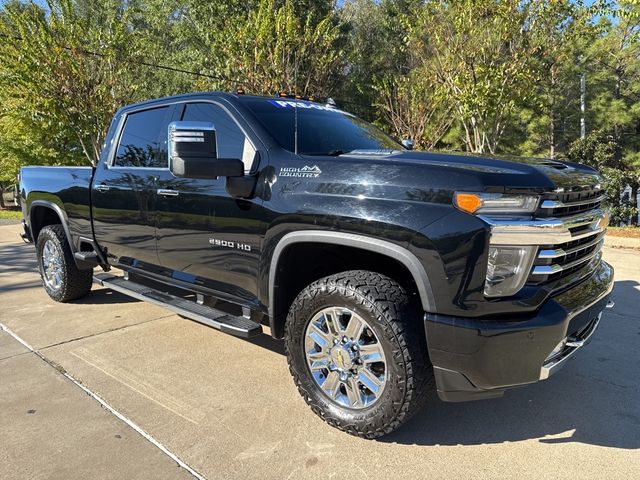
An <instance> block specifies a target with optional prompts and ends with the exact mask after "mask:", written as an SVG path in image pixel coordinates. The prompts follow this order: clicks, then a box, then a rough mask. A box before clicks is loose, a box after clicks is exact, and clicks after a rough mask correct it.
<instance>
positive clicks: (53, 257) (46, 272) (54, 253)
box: [42, 240, 63, 290]
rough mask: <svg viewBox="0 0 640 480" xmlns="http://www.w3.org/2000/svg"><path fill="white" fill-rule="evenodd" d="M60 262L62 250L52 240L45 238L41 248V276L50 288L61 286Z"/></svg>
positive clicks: (55, 288)
mask: <svg viewBox="0 0 640 480" xmlns="http://www.w3.org/2000/svg"><path fill="white" fill-rule="evenodd" d="M62 262H63V258H62V251H60V249H59V248H58V246H57V245H56V244H55V243H54V242H53V241H52V240H47V241H46V242H45V243H44V247H43V248H42V278H43V279H44V282H45V283H46V284H47V286H48V287H49V288H51V289H52V290H60V288H61V287H62V268H63V267H62Z"/></svg>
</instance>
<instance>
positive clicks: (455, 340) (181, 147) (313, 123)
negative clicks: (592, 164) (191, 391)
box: [20, 93, 613, 438]
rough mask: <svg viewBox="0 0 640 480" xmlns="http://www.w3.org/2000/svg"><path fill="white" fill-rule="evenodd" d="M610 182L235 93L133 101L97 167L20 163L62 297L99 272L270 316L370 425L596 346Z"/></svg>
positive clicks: (325, 399)
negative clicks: (420, 148) (434, 396)
mask: <svg viewBox="0 0 640 480" xmlns="http://www.w3.org/2000/svg"><path fill="white" fill-rule="evenodd" d="M603 194H604V192H603V188H602V186H601V178H600V176H599V175H598V173H597V172H596V171H594V170H593V169H591V168H589V167H586V166H583V165H579V164H574V163H568V162H560V161H555V160H548V159H529V158H514V159H507V158H495V157H485V156H474V155H460V154H456V155H454V154H442V153H427V152H416V151H411V150H409V149H405V148H404V147H403V145H402V144H400V143H398V142H397V141H395V140H393V139H392V138H390V137H389V136H387V135H385V134H384V133H383V132H381V131H380V130H378V129H377V128H376V127H374V126H372V125H370V124H368V123H366V122H364V121H362V120H360V119H358V118H357V117H355V116H353V115H351V114H349V113H347V112H344V111H342V110H340V109H338V108H336V107H335V106H334V105H328V104H327V105H325V104H321V103H316V102H312V101H306V100H300V99H294V98H289V97H272V98H269V97H257V96H248V95H240V94H228V93H202V94H190V95H183V96H176V97H171V98H163V99H159V100H153V101H149V102H144V103H139V104H136V105H131V106H127V107H124V108H122V109H121V110H119V111H118V112H117V114H116V115H115V117H114V119H113V122H112V123H111V126H110V128H109V132H108V135H107V140H106V142H105V145H104V149H103V151H102V154H101V156H100V160H99V163H98V165H97V166H96V167H95V168H90V167H68V168H67V167H50V168H49V167H26V168H23V169H22V170H21V175H20V196H21V204H22V209H23V214H24V222H23V223H24V233H23V234H22V235H23V238H24V239H25V240H27V241H33V242H34V243H35V246H36V253H37V257H38V267H39V270H40V274H41V276H42V281H43V284H44V288H45V289H46V291H47V293H48V294H49V295H50V296H51V298H53V299H54V300H56V301H60V302H67V301H71V300H74V299H77V298H80V297H82V296H84V295H87V294H88V293H89V291H90V290H91V285H92V283H93V282H97V283H99V284H101V285H103V286H105V287H109V288H111V289H113V290H116V291H119V292H123V293H125V294H127V295H130V296H133V297H135V298H138V299H141V300H144V301H148V302H151V303H154V304H157V305H161V306H163V307H166V308H168V309H170V310H172V311H174V312H177V313H179V314H180V315H182V316H184V317H188V318H191V319H193V320H196V321H199V322H201V323H204V324H206V325H209V326H212V327H215V328H217V329H220V330H222V331H224V332H226V333H230V334H233V335H238V336H241V337H250V336H253V335H257V334H260V333H261V332H263V329H266V328H267V327H268V329H269V332H270V334H271V335H272V336H273V337H275V338H278V339H281V338H284V342H285V350H286V354H287V358H288V362H289V366H290V370H291V374H292V375H293V378H294V380H295V383H296V385H297V387H298V389H299V390H300V393H301V394H302V396H303V397H304V399H305V401H306V402H307V403H308V404H309V405H310V406H311V408H312V409H313V411H314V412H315V413H317V414H318V415H319V416H321V417H322V418H323V419H324V420H325V421H326V422H328V423H329V424H331V425H333V426H335V427H338V428H340V429H342V430H345V431H347V432H349V433H351V434H354V435H359V436H362V437H366V438H374V437H378V436H380V435H383V434H386V433H389V432H391V431H393V430H394V429H396V428H397V427H398V426H399V425H401V424H402V423H403V422H404V421H406V420H407V419H408V418H409V417H410V416H411V414H412V413H414V412H415V411H416V410H417V409H418V408H420V406H421V405H422V404H423V402H424V401H425V400H426V399H427V398H428V397H429V394H430V391H431V390H433V389H437V392H438V395H439V396H440V398H441V399H442V400H445V401H465V400H474V399H483V398H493V397H499V396H502V395H503V394H504V392H505V390H506V389H509V388H511V387H515V386H521V385H525V384H530V383H534V382H537V381H539V380H543V379H546V378H547V377H548V376H549V375H550V374H552V373H554V372H555V371H556V370H557V369H558V368H559V367H560V366H562V365H563V364H564V362H565V360H567V359H568V358H569V357H571V356H572V355H573V354H574V353H575V352H576V351H577V350H578V349H579V348H580V347H581V346H582V345H584V344H585V343H587V341H588V340H589V338H590V337H591V335H592V334H593V332H594V330H595V329H596V327H597V325H598V322H599V320H600V317H601V313H602V311H603V309H604V308H605V307H606V306H612V303H611V302H609V300H608V298H609V295H610V293H611V290H612V288H613V270H612V268H611V267H610V266H609V265H608V264H607V263H605V262H604V261H603V260H602V259H601V247H602V244H603V241H604V234H605V230H606V227H607V223H608V217H607V215H606V213H605V212H604V211H603V210H602V209H601V202H602V200H603ZM94 268H100V269H101V270H102V271H101V272H99V273H98V272H96V273H95V274H94ZM239 381H242V380H241V379H240V380H239Z"/></svg>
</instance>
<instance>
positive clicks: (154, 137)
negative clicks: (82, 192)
mask: <svg viewBox="0 0 640 480" xmlns="http://www.w3.org/2000/svg"><path fill="white" fill-rule="evenodd" d="M172 108H173V107H171V106H164V107H157V108H152V109H147V110H142V111H135V112H129V113H127V114H125V117H124V118H123V119H122V122H121V125H122V126H121V130H120V132H118V133H117V134H116V137H115V138H116V140H115V141H117V142H118V143H117V145H116V148H115V149H114V151H113V154H112V158H108V159H106V161H104V162H101V163H100V165H99V166H98V168H97V169H96V173H95V176H94V180H93V185H92V192H91V195H92V204H93V225H94V233H95V236H96V239H97V240H98V242H99V243H100V245H101V246H102V247H103V248H105V249H106V251H107V258H108V259H109V262H110V263H112V264H122V265H130V266H133V267H137V268H143V269H148V268H151V266H152V265H157V264H158V256H157V252H156V232H155V228H156V225H155V223H156V222H155V201H156V182H157V179H158V176H159V175H161V174H162V173H163V172H166V171H167V170H168V165H167V154H166V136H167V133H166V132H167V127H168V124H169V120H170V114H171V111H172Z"/></svg>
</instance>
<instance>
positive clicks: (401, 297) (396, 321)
mask: <svg viewBox="0 0 640 480" xmlns="http://www.w3.org/2000/svg"><path fill="white" fill-rule="evenodd" d="M285 350H286V353H287V359H288V362H289V369H290V371H291V374H292V376H293V378H294V380H295V383H296V385H297V387H298V390H299V391H300V393H301V395H302V396H303V398H304V399H305V401H306V402H307V403H308V404H309V406H310V407H311V409H312V410H313V411H314V412H315V413H316V414H317V415H319V416H320V417H321V418H322V419H323V420H325V421H326V422H327V423H329V424H330V425H332V426H334V427H337V428H339V429H340V430H343V431H345V432H347V433H349V434H352V435H356V436H359V437H363V438H376V437H380V436H382V435H385V434H388V433H391V432H392V431H394V430H396V429H397V428H398V427H400V426H401V425H402V424H403V423H404V422H406V421H407V420H408V419H409V418H410V417H411V416H412V415H413V414H414V413H415V412H416V411H418V410H419V409H420V408H421V407H422V405H423V403H424V401H425V399H426V396H427V393H428V391H429V390H430V389H432V388H433V387H434V378H433V372H432V370H431V368H430V363H429V361H428V355H427V346H426V341H425V336H424V333H423V327H422V319H421V314H420V310H419V308H417V307H416V306H415V305H414V304H413V303H412V302H411V301H410V297H409V295H408V294H407V293H406V292H405V290H404V289H403V288H402V287H401V286H400V285H399V284H398V283H397V282H396V281H394V280H392V279H391V278H389V277H386V276H384V275H381V274H378V273H374V272H369V271H364V270H354V271H348V272H343V273H339V274H336V275H331V276H329V277H325V278H322V279H320V280H318V281H316V282H314V283H312V284H311V285H309V286H308V287H307V288H305V289H304V290H303V291H302V292H300V294H299V295H298V296H297V297H296V299H295V300H294V302H293V304H292V306H291V308H290V310H289V314H288V316H287V323H286V331H285Z"/></svg>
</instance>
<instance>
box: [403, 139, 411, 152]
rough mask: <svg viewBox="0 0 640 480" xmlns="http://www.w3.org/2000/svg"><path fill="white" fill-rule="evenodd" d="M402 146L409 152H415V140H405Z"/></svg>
mask: <svg viewBox="0 0 640 480" xmlns="http://www.w3.org/2000/svg"><path fill="white" fill-rule="evenodd" d="M402 146H403V147H404V148H406V149H407V150H413V140H411V139H410V138H405V139H404V140H402Z"/></svg>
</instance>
